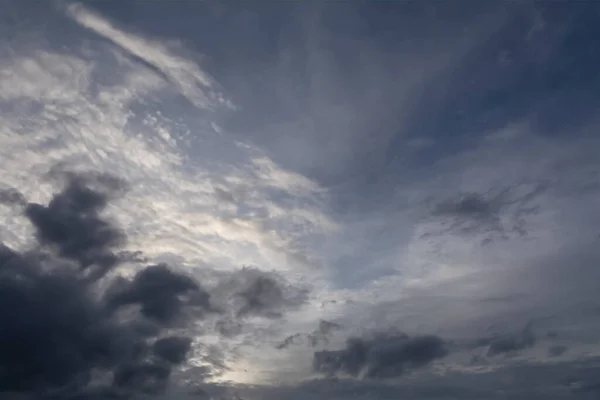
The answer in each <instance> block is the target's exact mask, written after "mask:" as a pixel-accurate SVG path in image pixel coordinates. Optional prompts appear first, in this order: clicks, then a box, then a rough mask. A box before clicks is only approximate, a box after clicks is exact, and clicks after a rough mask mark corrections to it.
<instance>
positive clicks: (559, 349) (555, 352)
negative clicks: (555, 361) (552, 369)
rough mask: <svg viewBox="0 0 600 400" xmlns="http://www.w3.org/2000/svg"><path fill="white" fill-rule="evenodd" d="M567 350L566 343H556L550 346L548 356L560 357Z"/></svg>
mask: <svg viewBox="0 0 600 400" xmlns="http://www.w3.org/2000/svg"><path fill="white" fill-rule="evenodd" d="M566 351H567V346H564V345H560V344H557V345H554V346H550V347H549V348H548V356H549V357H560V356H562V355H563V354H564V353H565V352H566Z"/></svg>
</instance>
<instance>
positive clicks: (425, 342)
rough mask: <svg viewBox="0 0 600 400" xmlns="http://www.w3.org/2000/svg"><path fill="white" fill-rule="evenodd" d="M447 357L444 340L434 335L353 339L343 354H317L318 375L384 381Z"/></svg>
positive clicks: (333, 352) (324, 352)
mask: <svg viewBox="0 0 600 400" xmlns="http://www.w3.org/2000/svg"><path fill="white" fill-rule="evenodd" d="M447 354H448V350H447V349H446V346H445V343H444V341H443V340H442V339H440V338H439V337H437V336H433V335H423V336H415V337H409V336H407V335H404V334H395V335H387V334H385V335H377V336H376V337H374V338H372V339H360V338H351V339H349V340H348V342H347V344H346V348H344V349H342V350H335V351H330V350H324V351H318V352H316V353H315V354H314V360H313V366H314V369H315V370H316V371H317V372H321V373H324V374H326V375H329V376H335V375H338V374H342V375H350V376H353V377H360V376H364V377H366V378H372V379H385V378H390V377H397V376H401V375H403V374H404V373H407V372H410V371H411V370H414V369H418V368H422V367H424V366H426V365H428V364H430V363H431V362H433V361H435V360H437V359H440V358H443V357H445V356H446V355H447Z"/></svg>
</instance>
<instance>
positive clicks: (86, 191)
mask: <svg viewBox="0 0 600 400" xmlns="http://www.w3.org/2000/svg"><path fill="white" fill-rule="evenodd" d="M92 186H96V187H98V189H95V188H93V187H92ZM122 186H123V185H122V184H121V183H120V181H119V180H117V179H115V178H112V177H108V176H103V175H98V176H96V177H94V179H92V178H91V177H83V176H77V175H72V174H71V175H69V176H67V183H66V186H65V188H64V190H63V191H62V192H60V193H57V194H56V195H54V197H53V198H52V200H50V203H49V204H48V205H41V204H37V203H28V204H27V205H26V206H25V212H24V213H25V216H26V217H27V218H28V219H29V220H30V221H31V223H32V224H33V226H34V227H35V229H36V237H37V239H38V241H39V242H40V244H42V245H45V246H47V247H50V248H52V249H54V250H55V251H56V253H57V254H58V255H59V256H60V257H64V258H68V259H71V260H73V261H76V262H77V263H79V264H80V265H81V267H82V268H83V269H87V268H88V267H90V266H92V265H93V266H94V271H93V273H92V274H93V276H92V278H94V277H98V276H102V274H103V271H104V270H106V269H109V268H111V267H113V266H114V265H115V264H117V262H118V257H117V256H116V255H115V254H114V253H113V250H114V249H115V248H117V247H119V246H121V245H122V244H123V243H124V241H125V236H124V234H123V232H122V231H121V230H120V229H118V228H117V227H115V226H113V225H112V224H111V223H110V222H109V221H106V220H105V219H104V218H102V217H101V215H100V213H101V211H103V210H104V208H105V207H106V205H107V204H108V200H109V199H110V198H111V195H113V194H115V193H116V191H117V189H119V188H121V187H122ZM94 275H95V276H94Z"/></svg>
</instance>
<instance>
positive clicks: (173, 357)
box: [152, 336, 192, 364]
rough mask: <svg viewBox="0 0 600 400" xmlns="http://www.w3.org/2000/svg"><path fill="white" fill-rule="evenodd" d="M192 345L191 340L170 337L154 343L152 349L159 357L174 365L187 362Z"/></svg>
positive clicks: (181, 337)
mask: <svg viewBox="0 0 600 400" xmlns="http://www.w3.org/2000/svg"><path fill="white" fill-rule="evenodd" d="M191 345H192V341H191V339H190V338H187V337H183V336H169V337H165V338H161V339H158V340H157V341H156V342H154V345H153V346H152V349H153V351H154V354H156V355H157V356H158V357H160V358H162V359H164V360H166V361H168V362H170V363H173V364H180V363H182V362H183V361H184V360H185V358H186V356H187V353H188V351H189V350H190V347H191Z"/></svg>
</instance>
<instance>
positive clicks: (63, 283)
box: [0, 174, 329, 400]
mask: <svg viewBox="0 0 600 400" xmlns="http://www.w3.org/2000/svg"><path fill="white" fill-rule="evenodd" d="M62 177H66V179H65V181H66V184H65V185H64V187H63V189H62V190H61V191H59V192H58V193H56V194H55V195H54V196H53V197H52V198H51V200H50V201H49V203H48V204H37V203H28V202H27V201H26V200H25V199H24V198H23V197H22V196H13V195H10V196H7V198H8V199H9V200H10V202H7V204H9V205H13V206H23V207H22V211H23V214H24V215H25V216H26V217H27V218H28V219H29V221H30V222H31V223H32V225H33V226H34V228H35V238H36V239H37V241H38V244H37V246H35V247H34V248H33V250H29V251H27V252H23V253H20V252H17V251H15V250H13V249H11V248H10V247H8V246H6V245H4V244H2V243H0V303H1V304H5V305H6V304H10V307H2V309H0V326H2V329H0V393H1V394H5V393H18V394H22V395H23V396H25V398H27V396H33V397H34V398H37V397H36V396H38V395H40V396H42V397H43V398H46V397H47V398H49V399H51V398H57V399H59V398H60V399H71V398H72V399H76V398H78V399H82V400H83V399H86V400H87V399H95V398H96V399H108V398H119V399H121V398H123V399H124V398H131V396H132V395H134V394H136V393H137V394H142V393H146V394H151V393H161V392H164V391H166V390H168V388H169V387H170V385H169V382H170V381H171V380H172V375H173V371H174V368H176V366H177V365H178V364H181V363H184V362H185V361H186V359H187V357H188V355H189V353H190V351H191V344H192V341H191V339H190V338H189V337H187V336H186V335H185V334H181V333H176V334H174V333H172V332H171V330H172V329H176V330H177V332H182V331H185V328H186V327H187V326H189V322H190V319H192V318H193V319H198V318H203V317H204V316H205V315H206V314H207V313H216V314H219V313H222V314H224V317H225V319H223V320H222V321H229V322H230V324H229V325H231V326H225V325H227V324H225V325H223V326H221V327H220V328H219V327H217V329H219V330H220V331H222V333H223V334H225V333H227V332H226V331H230V332H229V333H231V332H233V334H235V331H236V330H237V331H240V330H241V328H242V323H241V321H242V320H243V319H244V318H246V317H250V316H261V317H268V318H273V317H278V316H282V315H283V314H284V312H285V311H286V310H289V309H294V308H296V307H298V306H300V305H302V304H303V303H304V302H305V300H306V292H305V291H302V290H299V289H296V288H294V287H293V286H292V285H290V284H289V283H287V281H285V280H284V279H283V278H282V277H280V276H279V275H277V274H275V273H266V272H262V271H260V270H258V269H254V268H243V269H240V270H238V271H235V272H233V273H225V274H222V275H219V277H218V279H217V280H218V281H219V282H220V283H217V284H216V285H213V286H212V287H211V288H210V291H209V290H206V289H205V288H204V287H203V286H202V285H200V283H198V282H197V281H196V280H195V279H194V278H192V277H191V276H188V275H185V274H182V273H179V272H176V271H174V270H173V269H172V268H170V267H169V266H168V265H166V264H157V265H150V266H139V265H138V267H139V269H138V271H137V272H136V273H135V274H134V275H133V276H132V277H131V278H124V277H121V276H119V274H116V275H115V274H113V273H112V272H113V270H114V269H115V268H120V267H121V263H125V262H127V263H131V262H134V263H137V264H145V260H144V258H143V252H142V251H124V250H122V249H121V248H122V246H123V245H125V244H126V237H125V235H124V233H123V232H122V231H121V229H119V227H118V226H116V225H114V224H113V223H111V222H110V221H109V220H107V219H105V218H104V217H103V215H102V210H103V209H104V208H105V207H106V206H107V205H108V203H109V202H110V200H111V199H113V198H115V197H116V196H117V195H120V194H121V193H120V192H119V191H120V189H121V188H122V187H123V185H122V183H121V182H120V180H118V179H116V178H112V177H109V176H101V175H93V174H63V175H62ZM11 193H18V192H17V191H14V192H11ZM11 199H17V201H13V200H11ZM19 199H21V200H19ZM90 271H92V272H90ZM213 297H217V298H218V299H219V298H220V299H221V300H223V298H225V299H229V302H227V301H225V302H223V301H221V303H219V304H217V305H215V304H213ZM218 306H219V307H220V308H219V307H218ZM227 315H229V316H230V317H231V318H230V319H227ZM218 325H219V324H218ZM226 328H227V329H226ZM324 329H329V328H327V327H325V328H324ZM199 346H200V347H202V345H201V344H200V345H199ZM205 350H206V354H207V355H205V356H201V357H200V358H201V359H202V360H203V361H204V362H205V363H206V365H204V366H202V367H201V369H202V371H200V370H196V373H195V376H194V379H195V380H203V379H205V378H208V377H210V376H216V375H219V374H220V373H222V371H224V370H226V369H227V366H226V365H225V363H224V360H225V358H224V356H223V355H222V354H220V353H219V352H218V351H217V350H218V349H213V348H211V347H205ZM200 372H201V373H200ZM99 382H100V383H99Z"/></svg>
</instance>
